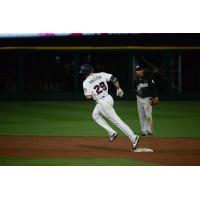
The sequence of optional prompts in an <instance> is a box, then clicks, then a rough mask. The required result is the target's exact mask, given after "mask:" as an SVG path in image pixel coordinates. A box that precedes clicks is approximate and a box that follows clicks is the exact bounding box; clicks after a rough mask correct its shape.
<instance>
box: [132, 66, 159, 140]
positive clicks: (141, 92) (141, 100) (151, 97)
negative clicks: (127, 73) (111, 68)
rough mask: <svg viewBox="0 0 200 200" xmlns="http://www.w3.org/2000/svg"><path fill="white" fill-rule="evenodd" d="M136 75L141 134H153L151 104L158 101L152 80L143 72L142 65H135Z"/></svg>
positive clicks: (135, 83)
mask: <svg viewBox="0 0 200 200" xmlns="http://www.w3.org/2000/svg"><path fill="white" fill-rule="evenodd" d="M136 74H137V77H136V79H135V82H134V86H135V90H136V98H137V108H138V114H139V119H140V125H141V134H142V136H152V135H153V118H152V105H155V104H158V103H159V98H158V95H157V91H156V88H155V84H154V80H153V79H151V78H149V77H147V76H146V75H145V74H144V69H143V67H142V66H136Z"/></svg>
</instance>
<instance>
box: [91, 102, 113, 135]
mask: <svg viewBox="0 0 200 200" xmlns="http://www.w3.org/2000/svg"><path fill="white" fill-rule="evenodd" d="M92 118H93V119H94V121H95V122H96V123H97V124H99V125H100V126H101V127H102V128H104V129H106V131H107V132H108V134H109V136H110V137H111V136H112V135H113V134H115V133H116V131H114V130H113V129H112V128H111V127H110V126H109V125H108V123H107V122H106V121H105V120H104V119H103V117H102V116H101V113H100V111H99V106H98V104H97V105H96V106H95V108H94V110H93V113H92Z"/></svg>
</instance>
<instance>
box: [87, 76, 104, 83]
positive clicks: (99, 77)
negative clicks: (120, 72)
mask: <svg viewBox="0 0 200 200" xmlns="http://www.w3.org/2000/svg"><path fill="white" fill-rule="evenodd" d="M101 78H102V77H101V76H95V77H94V78H93V79H92V80H90V81H89V83H90V84H92V83H94V82H95V81H97V80H99V79H101Z"/></svg>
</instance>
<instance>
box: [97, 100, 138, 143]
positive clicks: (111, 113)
mask: <svg viewBox="0 0 200 200" xmlns="http://www.w3.org/2000/svg"><path fill="white" fill-rule="evenodd" d="M99 106H100V112H101V114H102V115H103V116H105V117H106V118H107V119H109V120H110V121H111V122H112V123H113V124H115V125H116V126H117V127H118V128H119V129H120V130H121V131H122V132H123V133H124V134H125V135H127V136H128V137H129V139H130V140H131V141H132V143H134V142H135V139H136V135H135V134H134V132H133V131H132V130H131V129H130V128H129V126H128V125H127V124H125V123H124V122H123V121H122V120H121V119H120V117H119V116H118V115H117V113H116V112H115V110H114V108H113V99H112V97H108V99H107V100H104V101H102V102H101V103H99Z"/></svg>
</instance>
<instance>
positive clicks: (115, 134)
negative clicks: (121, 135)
mask: <svg viewBox="0 0 200 200" xmlns="http://www.w3.org/2000/svg"><path fill="white" fill-rule="evenodd" d="M117 136H118V134H117V133H113V134H112V135H111V136H110V139H109V140H110V142H113V141H114V140H115V139H116V138H117Z"/></svg>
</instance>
